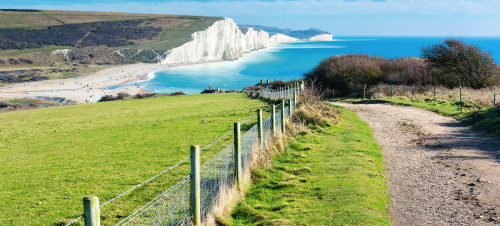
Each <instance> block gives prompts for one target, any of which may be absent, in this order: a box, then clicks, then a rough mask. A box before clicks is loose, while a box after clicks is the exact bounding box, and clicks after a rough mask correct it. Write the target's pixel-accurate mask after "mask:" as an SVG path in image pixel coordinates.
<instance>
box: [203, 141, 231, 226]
mask: <svg viewBox="0 0 500 226" xmlns="http://www.w3.org/2000/svg"><path fill="white" fill-rule="evenodd" d="M234 181H235V176H234V145H233V144H230V145H229V146H227V147H226V148H225V149H224V150H222V151H221V152H219V153H218V154H217V155H216V156H214V157H212V158H211V159H210V160H209V161H207V162H206V163H205V164H203V165H202V166H201V167H200V196H201V200H200V204H201V205H200V209H201V210H200V211H201V217H202V218H201V220H202V222H203V221H205V219H206V217H207V216H208V215H209V214H211V213H212V210H213V207H214V206H215V204H216V202H217V200H219V197H220V195H221V194H222V192H223V191H224V189H229V188H230V187H231V186H232V185H233V184H234Z"/></svg>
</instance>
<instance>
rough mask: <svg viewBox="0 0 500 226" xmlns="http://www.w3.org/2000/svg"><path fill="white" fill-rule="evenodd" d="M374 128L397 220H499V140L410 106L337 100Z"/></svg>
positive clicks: (407, 222) (404, 222)
mask: <svg viewBox="0 0 500 226" xmlns="http://www.w3.org/2000/svg"><path fill="white" fill-rule="evenodd" d="M334 104H336V105H341V106H344V107H346V108H348V109H350V110H351V111H353V112H355V113H356V114H357V115H358V116H360V117H361V118H362V119H363V120H364V121H366V122H367V123H368V124H369V125H370V127H371V128H372V129H373V131H374V135H375V138H376V139H377V142H378V143H379V144H380V145H381V146H382V147H383V151H382V154H383V156H384V162H385V166H386V169H387V172H386V178H387V184H388V186H389V191H390V195H391V199H392V205H391V206H390V209H391V212H392V215H393V218H394V219H393V221H392V223H393V224H394V225H494V224H498V223H500V217H499V215H500V140H499V139H495V138H492V137H489V136H487V135H485V134H482V133H479V132H476V131H473V130H472V129H471V128H470V127H468V126H467V125H465V124H463V123H460V122H458V121H456V120H455V119H453V118H448V117H444V116H441V115H438V114H436V113H433V112H430V111H426V110H422V109H418V108H413V107H405V106H393V105H387V104H348V103H340V102H335V103H334Z"/></svg>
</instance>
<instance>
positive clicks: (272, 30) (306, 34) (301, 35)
mask: <svg viewBox="0 0 500 226" xmlns="http://www.w3.org/2000/svg"><path fill="white" fill-rule="evenodd" d="M239 27H240V29H241V30H242V31H243V32H246V30H247V29H248V28H253V29H254V30H263V31H266V32H267V33H269V34H270V35H274V34H277V33H279V34H284V35H288V36H290V37H293V38H298V39H307V38H310V37H313V36H316V35H321V34H330V33H329V32H326V31H323V30H320V29H317V28H311V29H308V30H291V29H288V28H285V29H281V28H277V27H266V26H261V25H240V26H239Z"/></svg>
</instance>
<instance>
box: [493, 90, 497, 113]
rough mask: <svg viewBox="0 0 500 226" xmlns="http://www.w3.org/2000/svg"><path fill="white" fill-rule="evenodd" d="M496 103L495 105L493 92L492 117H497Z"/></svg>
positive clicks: (495, 95) (495, 100)
mask: <svg viewBox="0 0 500 226" xmlns="http://www.w3.org/2000/svg"><path fill="white" fill-rule="evenodd" d="M496 105H497V94H496V93H494V94H493V117H495V118H496V117H497V111H496V110H497V109H496V107H497V106H496Z"/></svg>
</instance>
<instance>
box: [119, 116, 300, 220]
mask: <svg viewBox="0 0 500 226" xmlns="http://www.w3.org/2000/svg"><path fill="white" fill-rule="evenodd" d="M289 109H290V107H286V108H284V111H285V112H286V114H285V115H286V117H289V115H290V113H289ZM262 124H263V126H262V130H263V134H264V139H263V141H264V142H265V140H266V138H267V136H269V134H270V133H271V132H272V118H271V116H269V117H267V118H265V119H263V121H262ZM275 124H276V128H275V129H276V131H279V130H280V129H281V126H282V122H281V110H279V111H278V112H276V113H275ZM258 136H259V135H258V125H257V124H255V125H253V126H252V127H251V128H250V129H248V130H247V131H246V132H245V133H244V134H243V135H242V136H241V154H242V157H241V162H242V170H243V173H245V172H246V171H248V170H249V169H250V167H249V164H250V162H251V161H252V159H251V158H252V151H254V150H255V147H256V146H257V145H258V144H259V137H258ZM264 145H266V143H264ZM234 149H235V148H234V144H230V145H228V146H227V147H225V148H224V149H223V150H222V151H220V152H219V153H218V154H216V155H215V156H214V157H212V158H211V159H209V160H208V161H207V162H206V163H204V164H203V165H202V166H201V167H200V196H201V197H200V212H201V220H202V222H204V221H206V219H207V217H208V216H210V215H211V214H213V209H214V206H215V205H216V204H217V202H218V200H219V199H220V198H221V194H223V192H224V191H226V190H227V189H230V188H231V187H232V186H234V185H235V184H236V179H235V159H234V153H235V150H234ZM190 211H191V210H190V177H189V176H188V177H186V178H184V179H182V180H181V181H179V182H178V183H177V184H176V185H174V186H173V187H172V188H170V189H168V190H167V191H165V192H164V193H163V194H161V195H160V196H158V197H156V198H155V199H154V200H152V201H151V202H149V203H148V204H146V205H144V206H143V207H141V208H140V209H138V210H137V211H135V212H134V213H133V214H131V215H130V216H128V217H127V218H125V219H124V220H122V221H121V222H119V223H118V225H188V224H191V217H190V216H191V212H190Z"/></svg>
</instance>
